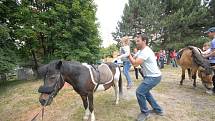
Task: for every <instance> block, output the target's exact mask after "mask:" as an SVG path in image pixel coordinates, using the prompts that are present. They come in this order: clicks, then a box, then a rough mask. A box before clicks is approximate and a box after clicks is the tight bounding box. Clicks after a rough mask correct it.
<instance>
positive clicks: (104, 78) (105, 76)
mask: <svg viewBox="0 0 215 121" xmlns="http://www.w3.org/2000/svg"><path fill="white" fill-rule="evenodd" d="M98 70H99V73H100V81H99V80H98V79H96V80H95V81H96V83H98V82H99V83H100V84H107V83H109V82H111V81H112V80H113V73H112V71H111V70H110V68H109V66H108V65H107V64H101V65H99V66H98ZM97 77H98V76H97Z"/></svg>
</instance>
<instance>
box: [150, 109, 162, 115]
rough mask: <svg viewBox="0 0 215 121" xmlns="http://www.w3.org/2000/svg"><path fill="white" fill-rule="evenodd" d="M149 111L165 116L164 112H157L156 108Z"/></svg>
mask: <svg viewBox="0 0 215 121" xmlns="http://www.w3.org/2000/svg"><path fill="white" fill-rule="evenodd" d="M149 113H151V114H156V115H159V116H164V112H163V111H162V112H157V111H156V110H149Z"/></svg>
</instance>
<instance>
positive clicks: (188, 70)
mask: <svg viewBox="0 0 215 121" xmlns="http://www.w3.org/2000/svg"><path fill="white" fill-rule="evenodd" d="M187 72H188V76H189V80H190V81H192V75H191V69H189V68H188V69H187Z"/></svg>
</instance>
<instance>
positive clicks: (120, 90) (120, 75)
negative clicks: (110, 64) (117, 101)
mask: <svg viewBox="0 0 215 121" xmlns="http://www.w3.org/2000/svg"><path fill="white" fill-rule="evenodd" d="M118 68H119V71H120V74H119V95H120V96H122V95H123V91H122V90H123V87H122V72H121V69H120V66H118Z"/></svg>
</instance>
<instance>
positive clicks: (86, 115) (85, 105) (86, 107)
mask: <svg viewBox="0 0 215 121" xmlns="http://www.w3.org/2000/svg"><path fill="white" fill-rule="evenodd" d="M81 99H82V101H83V104H84V108H85V115H84V117H83V120H88V119H89V116H90V110H89V100H88V97H87V96H81Z"/></svg>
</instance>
